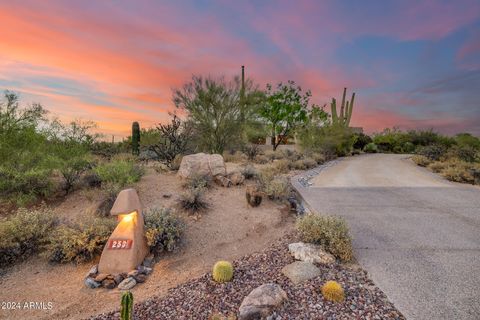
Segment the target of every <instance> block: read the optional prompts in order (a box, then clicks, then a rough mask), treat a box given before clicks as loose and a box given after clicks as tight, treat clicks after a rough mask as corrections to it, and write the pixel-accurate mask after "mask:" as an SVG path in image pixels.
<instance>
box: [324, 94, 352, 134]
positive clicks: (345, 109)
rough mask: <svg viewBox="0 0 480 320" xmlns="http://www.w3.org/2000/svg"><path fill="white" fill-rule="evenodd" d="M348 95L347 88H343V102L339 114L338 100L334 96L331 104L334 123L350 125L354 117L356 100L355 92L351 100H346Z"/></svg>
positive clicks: (344, 125)
mask: <svg viewBox="0 0 480 320" xmlns="http://www.w3.org/2000/svg"><path fill="white" fill-rule="evenodd" d="M346 95H347V88H343V96H342V104H341V106H340V115H338V114H337V100H336V99H335V98H332V103H331V104H330V106H331V109H332V123H333V124H334V125H340V126H343V127H348V126H349V125H350V119H351V118H352V110H353V102H354V101H355V92H354V93H353V94H352V99H350V101H345V96H346Z"/></svg>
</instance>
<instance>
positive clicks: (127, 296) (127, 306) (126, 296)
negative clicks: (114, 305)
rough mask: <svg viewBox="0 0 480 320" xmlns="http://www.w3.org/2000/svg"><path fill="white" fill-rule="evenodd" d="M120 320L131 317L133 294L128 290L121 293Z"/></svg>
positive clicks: (130, 319)
mask: <svg viewBox="0 0 480 320" xmlns="http://www.w3.org/2000/svg"><path fill="white" fill-rule="evenodd" d="M120 318H121V320H132V319H133V294H132V293H131V292H130V291H127V292H124V293H123V294H122V308H121V310H120Z"/></svg>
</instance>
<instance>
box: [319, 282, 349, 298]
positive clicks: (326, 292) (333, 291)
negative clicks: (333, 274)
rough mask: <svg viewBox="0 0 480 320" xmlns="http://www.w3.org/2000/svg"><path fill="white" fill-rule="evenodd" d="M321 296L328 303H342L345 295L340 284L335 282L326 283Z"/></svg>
mask: <svg viewBox="0 0 480 320" xmlns="http://www.w3.org/2000/svg"><path fill="white" fill-rule="evenodd" d="M322 295H323V297H324V298H325V299H326V300H328V301H333V302H342V301H343V300H345V293H344V292H343V288H342V286H341V285H340V283H338V282H336V281H327V282H326V283H325V284H324V285H323V286H322Z"/></svg>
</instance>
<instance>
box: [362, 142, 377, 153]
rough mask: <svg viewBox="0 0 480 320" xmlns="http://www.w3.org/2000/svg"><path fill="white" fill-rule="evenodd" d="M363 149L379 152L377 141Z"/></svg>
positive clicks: (368, 151) (369, 151)
mask: <svg viewBox="0 0 480 320" xmlns="http://www.w3.org/2000/svg"><path fill="white" fill-rule="evenodd" d="M363 151H365V152H367V153H377V152H378V147H377V145H376V144H375V143H373V142H371V143H369V144H367V145H366V146H365V148H364V149H363Z"/></svg>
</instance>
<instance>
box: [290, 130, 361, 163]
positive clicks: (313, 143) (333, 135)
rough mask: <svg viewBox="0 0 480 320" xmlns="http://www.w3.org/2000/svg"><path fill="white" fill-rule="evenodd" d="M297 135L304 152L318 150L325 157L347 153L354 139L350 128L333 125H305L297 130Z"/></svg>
mask: <svg viewBox="0 0 480 320" xmlns="http://www.w3.org/2000/svg"><path fill="white" fill-rule="evenodd" d="M298 137H299V141H300V146H301V147H302V149H303V150H304V151H305V152H307V151H309V152H320V153H323V154H325V155H326V157H327V158H333V157H334V156H339V157H342V156H345V155H347V154H349V153H350V152H351V151H352V149H353V144H354V143H355V139H356V138H355V136H354V135H353V133H352V131H351V129H350V128H345V127H342V126H335V125H331V126H323V127H317V126H313V127H311V126H307V127H305V128H303V129H301V130H299V136H298Z"/></svg>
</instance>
